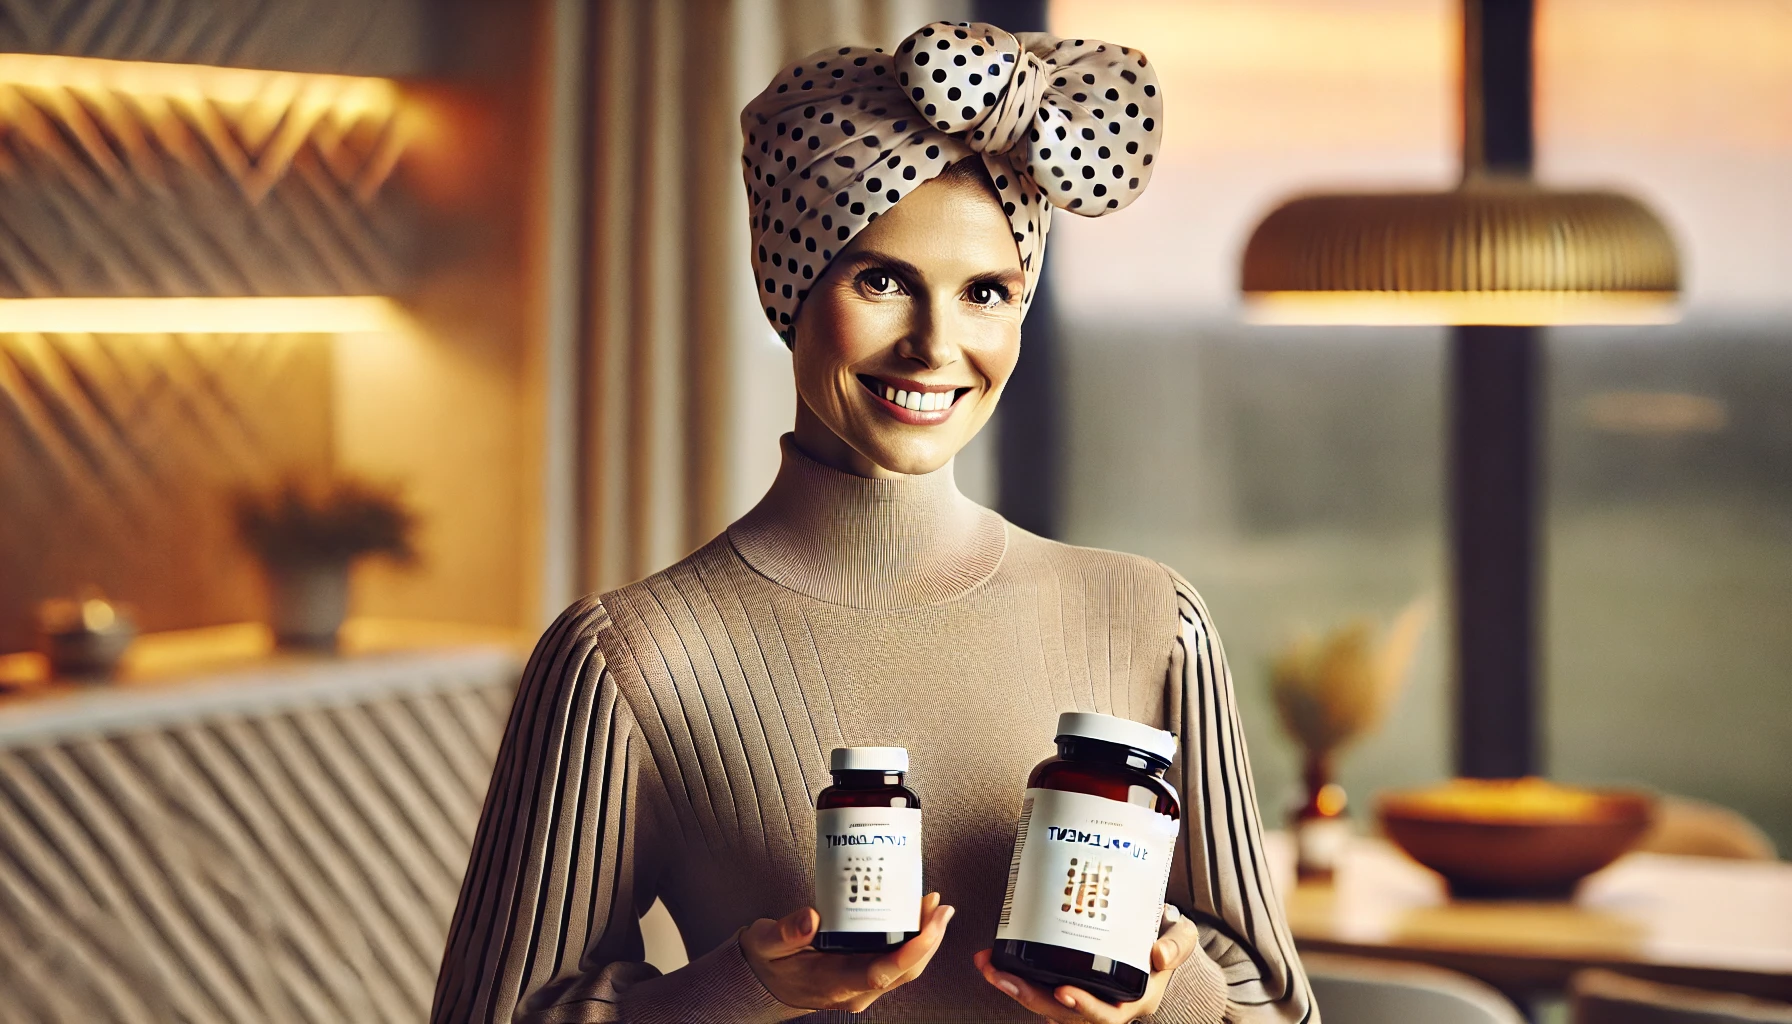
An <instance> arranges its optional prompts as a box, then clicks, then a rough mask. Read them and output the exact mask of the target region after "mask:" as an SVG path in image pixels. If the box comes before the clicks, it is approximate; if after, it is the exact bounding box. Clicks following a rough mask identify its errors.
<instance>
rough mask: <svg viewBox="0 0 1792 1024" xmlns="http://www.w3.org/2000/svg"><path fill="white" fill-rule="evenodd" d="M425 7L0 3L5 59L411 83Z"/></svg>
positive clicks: (385, 0)
mask: <svg viewBox="0 0 1792 1024" xmlns="http://www.w3.org/2000/svg"><path fill="white" fill-rule="evenodd" d="M422 9H423V4H422V2H421V0H0V53H4V52H20V53H59V54H68V55H72V56H81V57H109V58H112V59H114V60H151V61H168V62H174V63H183V64H226V65H231V66H235V67H250V68H282V69H286V70H290V71H333V72H336V73H338V74H354V75H406V74H415V73H416V72H417V71H418V70H419V65H420V63H421V55H422V13H423V12H422Z"/></svg>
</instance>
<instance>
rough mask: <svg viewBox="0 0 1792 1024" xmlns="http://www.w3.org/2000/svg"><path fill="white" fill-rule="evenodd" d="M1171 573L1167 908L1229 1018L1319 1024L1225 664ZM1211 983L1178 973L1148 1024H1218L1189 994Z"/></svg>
mask: <svg viewBox="0 0 1792 1024" xmlns="http://www.w3.org/2000/svg"><path fill="white" fill-rule="evenodd" d="M1166 571H1169V572H1170V575H1171V577H1172V578H1173V579H1174V581H1175V586H1176V605H1177V611H1176V613H1177V616H1178V620H1179V621H1178V628H1177V632H1176V638H1175V641H1174V644H1173V646H1172V649H1171V653H1170V669H1169V686H1168V687H1167V690H1166V700H1167V701H1168V704H1169V707H1168V709H1167V714H1166V719H1167V720H1168V721H1169V722H1170V723H1172V727H1173V728H1174V729H1175V731H1176V732H1177V733H1178V735H1179V736H1180V737H1181V743H1182V749H1181V751H1180V753H1179V754H1178V757H1177V763H1176V764H1175V765H1174V766H1173V767H1172V769H1171V772H1172V774H1173V776H1174V778H1175V781H1176V786H1177V788H1178V789H1179V790H1180V791H1181V793H1182V801H1183V807H1184V809H1185V811H1186V814H1185V816H1184V818H1183V828H1182V838H1181V840H1180V842H1179V843H1178V847H1177V851H1176V865H1175V868H1174V869H1173V871H1172V873H1171V876H1170V891H1169V896H1168V897H1167V898H1168V899H1169V901H1170V902H1171V903H1174V904H1176V906H1178V907H1180V908H1183V909H1184V911H1185V912H1186V913H1187V914H1188V916H1189V917H1191V918H1193V919H1194V920H1195V922H1196V923H1197V924H1198V925H1200V926H1201V933H1202V940H1203V945H1202V951H1201V953H1200V954H1198V955H1200V956H1203V957H1204V958H1206V959H1207V960H1210V961H1212V962H1213V963H1215V964H1217V966H1218V967H1219V972H1220V976H1221V977H1223V979H1224V989H1225V1001H1224V1005H1225V1015H1224V1018H1223V1019H1224V1020H1226V1021H1228V1022H1232V1021H1237V1022H1257V1021H1263V1022H1272V1021H1274V1022H1282V1021H1287V1022H1297V1021H1298V1022H1303V1024H1317V1022H1318V1021H1319V1011H1318V1010H1317V1009H1316V1008H1315V1006H1314V1003H1313V995H1312V991H1311V990H1310V989H1309V988H1308V986H1307V981H1306V975H1305V973H1304V972H1303V971H1302V970H1301V966H1300V959H1299V956H1298V955H1297V954H1296V953H1295V951H1294V940H1293V937H1292V935H1291V933H1290V932H1289V930H1288V923H1287V921H1286V920H1285V919H1284V916H1283V913H1282V904H1281V902H1280V901H1279V900H1278V899H1277V898H1276V894H1275V888H1274V885H1273V884H1272V882H1271V881H1270V875H1269V864H1268V861H1267V859H1266V857H1265V855H1264V850H1263V828H1262V824H1261V817H1260V815H1259V813H1258V811H1257V796H1256V794H1257V788H1256V783H1255V782H1253V781H1252V779H1251V767H1250V760H1249V758H1248V756H1247V755H1246V752H1245V744H1244V730H1243V728H1242V727H1241V726H1240V725H1239V721H1238V708H1237V705H1236V703H1235V702H1234V700H1233V693H1232V673H1231V671H1230V669H1228V668H1227V666H1226V655H1225V652H1224V651H1223V650H1222V649H1221V647H1220V641H1219V635H1218V634H1217V633H1216V632H1215V631H1214V629H1213V625H1212V620H1211V618H1210V617H1209V616H1208V613H1207V608H1206V606H1205V605H1204V604H1202V602H1201V598H1200V596H1199V595H1198V594H1196V593H1195V590H1194V588H1193V587H1191V586H1189V584H1188V582H1187V581H1186V580H1184V579H1182V577H1180V576H1177V575H1176V574H1175V572H1174V571H1171V570H1166ZM1191 967H1200V968H1202V969H1201V970H1198V971H1191V970H1190V968H1191ZM1184 974H1188V975H1189V977H1188V978H1187V979H1185V978H1184V977H1183V975H1184ZM1212 977H1213V972H1210V971H1207V970H1206V969H1205V965H1201V964H1186V965H1184V967H1182V968H1181V969H1179V970H1178V971H1177V972H1176V976H1175V978H1174V979H1173V980H1172V983H1171V986H1170V989H1169V991H1168V993H1167V994H1166V996H1165V998H1164V1002H1163V1006H1162V1008H1160V1010H1159V1011H1158V1013H1157V1015H1156V1017H1155V1020H1157V1021H1159V1022H1163V1024H1171V1022H1174V1024H1197V1022H1199V1024H1218V1022H1219V1021H1220V1020H1221V1019H1222V1018H1221V1017H1219V1016H1215V1015H1213V1011H1212V1003H1211V996H1210V993H1209V992H1207V991H1204V990H1203V989H1205V987H1206V986H1205V985H1202V984H1191V982H1196V983H1198V982H1201V981H1202V980H1203V979H1211V978H1212ZM1207 984H1211V981H1210V980H1208V981H1207Z"/></svg>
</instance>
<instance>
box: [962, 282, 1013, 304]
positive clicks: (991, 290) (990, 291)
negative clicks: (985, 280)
mask: <svg viewBox="0 0 1792 1024" xmlns="http://www.w3.org/2000/svg"><path fill="white" fill-rule="evenodd" d="M969 294H970V299H971V302H972V304H974V305H978V306H994V305H996V304H998V303H1000V302H1001V301H1002V300H1003V299H1006V298H1007V297H1008V296H1007V295H1005V294H1003V292H1002V290H1001V289H1000V288H997V287H996V286H995V285H990V284H974V285H971V290H970V293H969Z"/></svg>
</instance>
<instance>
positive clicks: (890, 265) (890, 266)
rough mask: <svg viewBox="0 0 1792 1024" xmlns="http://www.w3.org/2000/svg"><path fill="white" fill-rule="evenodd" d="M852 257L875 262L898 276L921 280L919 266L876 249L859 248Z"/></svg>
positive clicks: (861, 260)
mask: <svg viewBox="0 0 1792 1024" xmlns="http://www.w3.org/2000/svg"><path fill="white" fill-rule="evenodd" d="M853 257H854V258H855V259H856V260H858V261H860V262H862V263H875V264H877V265H879V266H881V267H883V268H884V269H886V270H889V271H892V272H893V273H895V274H897V275H898V276H900V277H906V278H908V279H909V280H911V281H919V280H921V276H922V275H921V268H920V267H917V266H915V265H914V264H913V263H910V262H909V261H907V260H905V259H900V258H898V257H895V256H891V255H889V254H887V253H882V252H879V251H877V250H876V249H861V250H859V251H858V252H857V253H854V254H853Z"/></svg>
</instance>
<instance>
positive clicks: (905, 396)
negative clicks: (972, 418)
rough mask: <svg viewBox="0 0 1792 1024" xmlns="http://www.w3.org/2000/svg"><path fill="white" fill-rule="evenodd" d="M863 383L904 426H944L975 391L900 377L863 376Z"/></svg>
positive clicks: (863, 374)
mask: <svg viewBox="0 0 1792 1024" xmlns="http://www.w3.org/2000/svg"><path fill="white" fill-rule="evenodd" d="M859 383H860V384H863V385H864V386H865V390H866V391H869V392H871V397H873V398H875V399H877V400H878V401H879V402H880V403H882V405H883V408H884V411H885V412H887V413H889V414H890V415H891V416H893V417H895V418H896V419H897V420H899V421H900V422H903V423H909V424H913V425H916V426H933V425H934V424H937V423H944V422H946V420H947V419H949V418H950V417H951V415H952V410H953V408H954V407H956V406H957V404H958V400H959V399H960V398H963V397H964V395H965V393H966V392H968V391H970V390H971V389H970V388H968V387H952V386H951V385H949V384H923V383H921V382H920V381H914V380H905V379H903V378H900V377H887V378H886V377H873V376H871V375H870V374H868V373H861V374H859Z"/></svg>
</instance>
